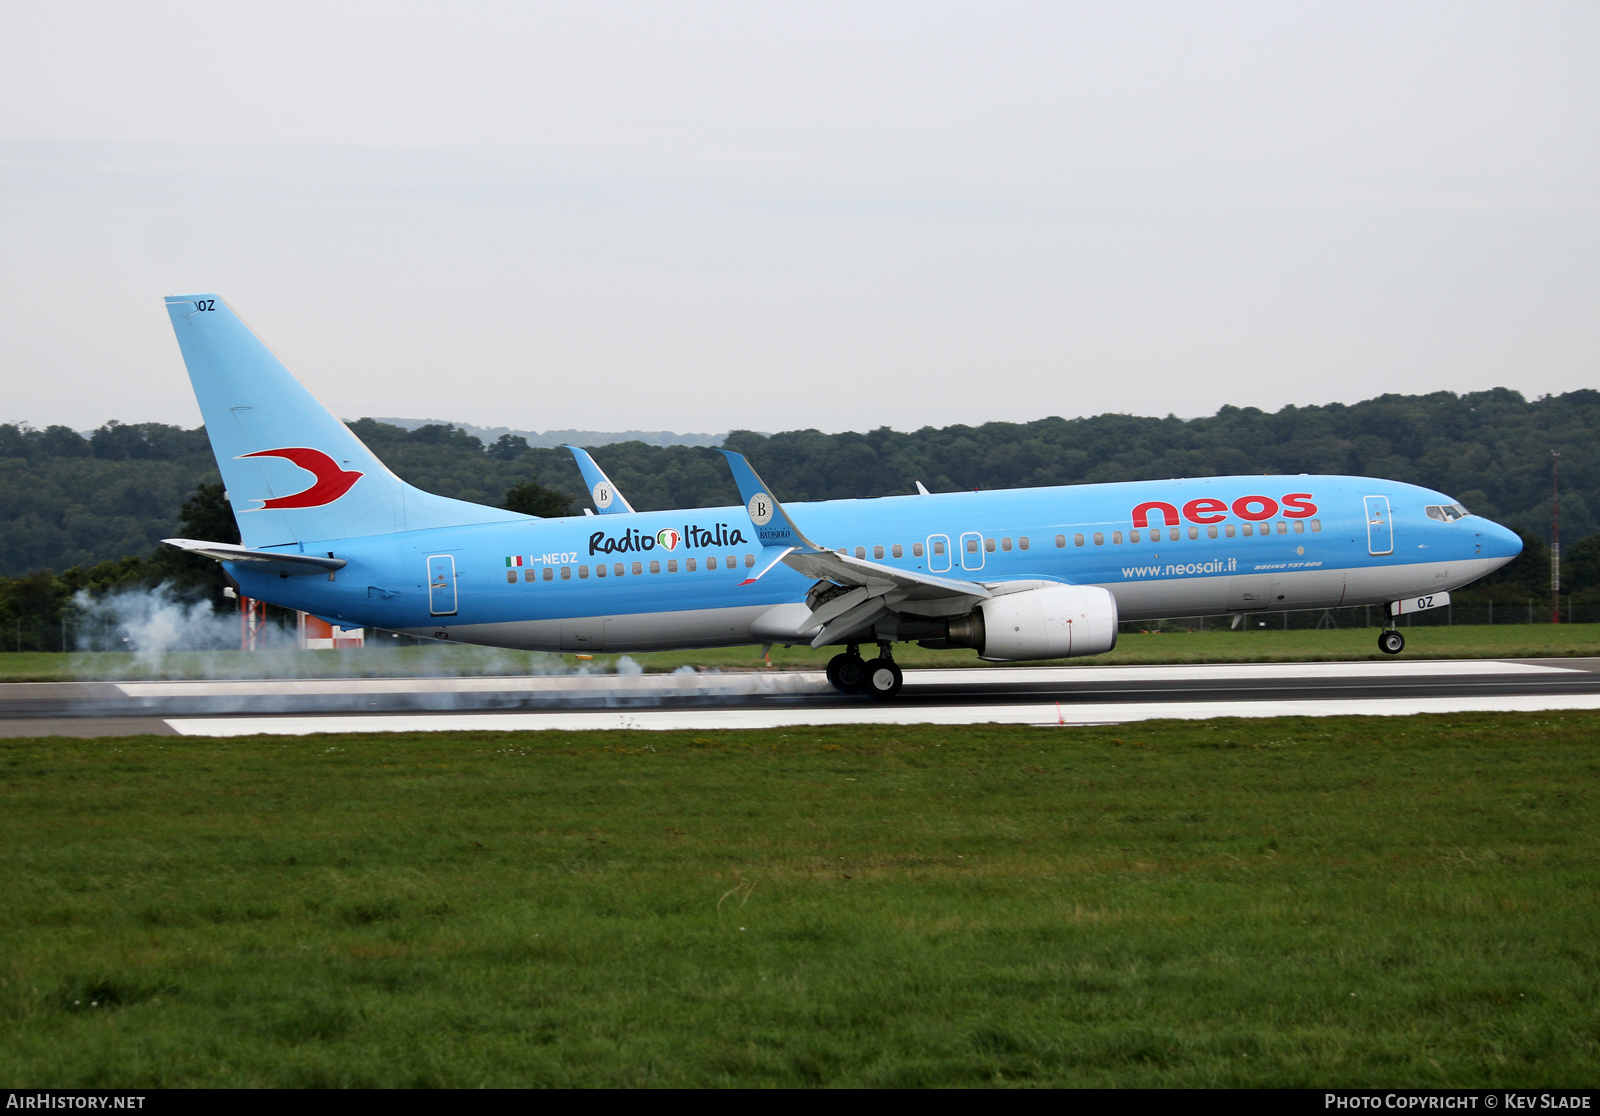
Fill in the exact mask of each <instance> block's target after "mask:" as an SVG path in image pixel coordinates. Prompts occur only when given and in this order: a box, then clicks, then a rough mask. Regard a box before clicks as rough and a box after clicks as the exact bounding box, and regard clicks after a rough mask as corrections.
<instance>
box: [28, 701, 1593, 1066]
mask: <svg viewBox="0 0 1600 1116" xmlns="http://www.w3.org/2000/svg"><path fill="white" fill-rule="evenodd" d="M1597 735H1600V714H1529V715H1495V716H1450V717H1417V718H1406V719H1388V718H1384V719H1378V718H1372V719H1360V718H1346V719H1335V718H1328V719H1317V720H1299V719H1294V720H1280V721H1251V722H1243V721H1207V722H1201V723H1187V722H1148V723H1145V724H1141V725H1139V726H1137V727H1132V726H1124V727H1119V728H1115V729H1028V728H998V727H992V728H982V727H980V728H976V729H970V730H968V729H963V730H954V731H952V730H945V729H930V728H890V729H875V728H855V727H850V728H838V729H823V730H803V731H791V732H790V733H787V734H785V733H781V732H755V733H732V734H725V733H710V732H707V733H699V734H681V733H648V734H645V733H624V732H617V733H585V734H558V733H549V734H542V735H511V734H494V735H490V734H483V735H477V734H465V733H462V734H449V735H447V734H419V735H416V736H389V735H385V736H382V737H359V736H348V737H345V736H326V737H304V738H293V739H286V738H281V737H273V738H253V739H236V740H208V739H203V738H202V739H175V738H154V737H144V738H125V739H116V740H105V741H82V740H66V739H60V738H57V739H51V740H15V739H13V740H0V795H3V798H0V802H3V804H4V808H3V809H0V840H3V848H4V849H5V853H4V857H3V859H0V893H3V894H4V895H5V896H6V899H5V903H4V906H3V908H0V966H3V968H0V1034H3V1035H4V1040H3V1041H0V1079H3V1080H5V1081H7V1082H9V1083H11V1084H14V1085H17V1086H27V1087H36V1086H118V1087H157V1086H178V1085H262V1086H292V1085H450V1086H473V1085H513V1086H514V1085H536V1084H547V1085H600V1086H604V1085H732V1086H758V1085H808V1084H818V1085H884V1086H906V1085H958V1084H967V1085H989V1084H1008V1085H1191V1086H1199V1085H1276V1086H1331V1085H1342V1086H1357V1085H1371V1086H1399V1085H1414V1086H1435V1085H1450V1086H1489V1085H1495V1086H1508V1087H1509V1086H1534V1085H1542V1086H1556V1085H1565V1086H1583V1087H1588V1086H1592V1085H1593V1083H1594V1081H1595V1080H1596V1079H1597V1077H1600V827H1597V825H1596V811H1595V798H1596V792H1597V791H1600V752H1597V750H1596V739H1597Z"/></svg>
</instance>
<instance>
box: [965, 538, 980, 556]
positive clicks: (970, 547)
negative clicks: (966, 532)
mask: <svg viewBox="0 0 1600 1116" xmlns="http://www.w3.org/2000/svg"><path fill="white" fill-rule="evenodd" d="M967 553H968V554H976V553H978V540H977V539H968V540H967Z"/></svg>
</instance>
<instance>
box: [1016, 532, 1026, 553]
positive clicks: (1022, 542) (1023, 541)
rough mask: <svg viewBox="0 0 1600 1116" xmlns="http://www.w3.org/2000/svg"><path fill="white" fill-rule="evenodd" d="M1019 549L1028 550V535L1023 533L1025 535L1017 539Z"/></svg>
mask: <svg viewBox="0 0 1600 1116" xmlns="http://www.w3.org/2000/svg"><path fill="white" fill-rule="evenodd" d="M1017 549H1018V550H1027V549H1028V536H1027V535H1023V536H1021V537H1019V538H1018V539H1017Z"/></svg>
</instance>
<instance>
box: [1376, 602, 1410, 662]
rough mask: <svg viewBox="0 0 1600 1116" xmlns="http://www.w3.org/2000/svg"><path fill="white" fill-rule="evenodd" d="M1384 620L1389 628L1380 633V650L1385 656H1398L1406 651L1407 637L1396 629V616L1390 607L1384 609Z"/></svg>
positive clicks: (1386, 606)
mask: <svg viewBox="0 0 1600 1116" xmlns="http://www.w3.org/2000/svg"><path fill="white" fill-rule="evenodd" d="M1383 618H1384V620H1385V621H1386V622H1387V623H1388V624H1389V627H1387V628H1385V629H1383V631H1381V632H1379V633H1378V650H1379V651H1382V652H1383V653H1384V654H1385V655H1398V654H1400V652H1402V651H1404V650H1405V649H1406V637H1405V636H1403V635H1401V634H1400V632H1399V630H1398V629H1397V628H1395V627H1394V614H1393V613H1392V612H1390V611H1389V606H1388V605H1385V606H1384V607H1383Z"/></svg>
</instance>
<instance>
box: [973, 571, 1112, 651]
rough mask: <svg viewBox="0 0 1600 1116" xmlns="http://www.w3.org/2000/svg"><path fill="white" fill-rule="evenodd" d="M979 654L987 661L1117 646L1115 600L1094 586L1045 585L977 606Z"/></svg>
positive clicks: (990, 600)
mask: <svg viewBox="0 0 1600 1116" xmlns="http://www.w3.org/2000/svg"><path fill="white" fill-rule="evenodd" d="M976 611H977V612H978V613H980V614H981V616H982V624H981V628H980V629H979V630H980V633H981V639H980V640H978V641H976V642H975V644H974V645H975V646H977V647H978V656H979V658H983V659H988V660H990V661H992V662H1019V661H1021V660H1024V659H1065V658H1069V657H1071V656H1074V655H1099V654H1102V653H1104V652H1106V651H1109V650H1111V649H1112V648H1113V647H1115V646H1116V645H1117V599H1116V598H1115V597H1113V596H1112V595H1111V594H1110V593H1108V592H1107V591H1106V590H1104V589H1101V588H1099V587H1098V586H1094V585H1050V586H1046V587H1045V588H1042V589H1029V590H1026V591H1024V592H1021V593H1008V594H1006V595H1004V596H1000V597H993V598H991V599H989V600H987V601H984V602H983V604H981V605H979V606H978V609H977V610H976Z"/></svg>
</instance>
